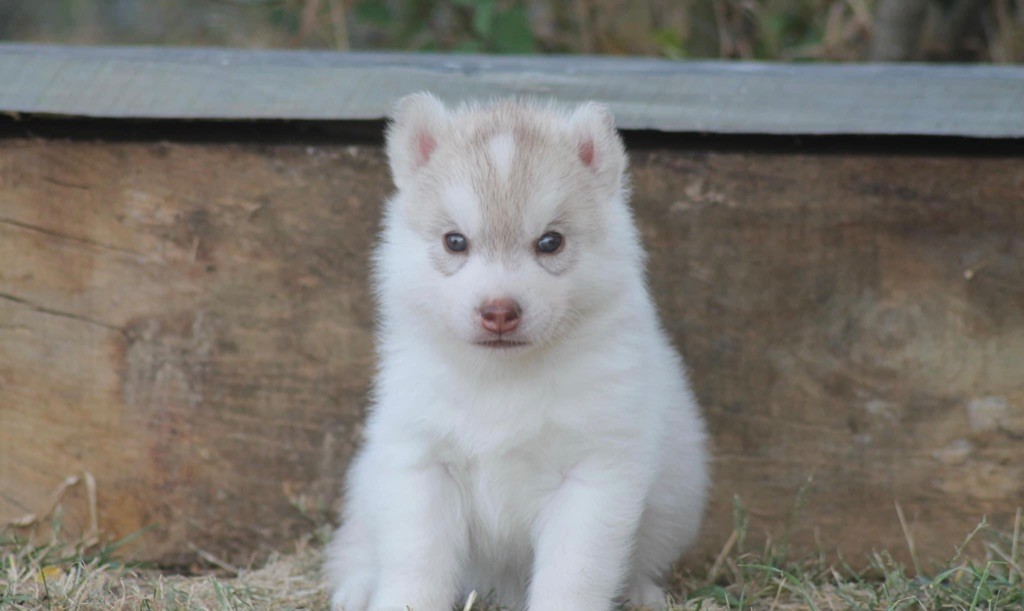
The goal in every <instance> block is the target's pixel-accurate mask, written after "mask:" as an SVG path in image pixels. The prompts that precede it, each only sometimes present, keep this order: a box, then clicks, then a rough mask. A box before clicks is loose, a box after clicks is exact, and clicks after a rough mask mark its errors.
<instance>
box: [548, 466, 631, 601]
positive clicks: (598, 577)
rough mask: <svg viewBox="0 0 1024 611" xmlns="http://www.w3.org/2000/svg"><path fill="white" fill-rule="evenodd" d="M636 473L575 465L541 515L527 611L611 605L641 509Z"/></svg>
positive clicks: (625, 565) (625, 569)
mask: <svg viewBox="0 0 1024 611" xmlns="http://www.w3.org/2000/svg"><path fill="white" fill-rule="evenodd" d="M636 480H637V478H636V476H635V474H628V473H616V472H613V471H611V470H607V471H603V472H601V471H598V472H595V471H594V470H592V469H589V468H583V469H580V468H577V469H575V470H574V473H573V474H571V476H570V477H568V478H566V480H565V482H563V484H562V486H561V488H560V489H559V490H558V491H557V493H556V494H555V495H554V496H553V497H552V499H551V500H550V501H549V503H548V505H547V506H546V507H545V508H544V510H543V511H542V513H541V515H540V521H539V523H538V528H537V532H536V534H535V536H536V543H535V549H536V559H535V564H534V572H533V580H532V585H531V588H530V594H529V605H528V608H529V609H530V611H602V610H609V609H611V608H612V605H613V602H612V601H613V599H614V598H615V595H616V594H618V592H619V590H620V588H621V586H622V585H623V582H624V581H625V577H626V572H627V569H628V567H629V565H630V560H631V553H632V548H633V543H634V538H635V536H636V532H637V528H638V525H639V520H640V514H641V511H642V503H643V500H642V496H643V491H642V490H638V489H637V486H636V483H637V482H636Z"/></svg>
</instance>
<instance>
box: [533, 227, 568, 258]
mask: <svg viewBox="0 0 1024 611" xmlns="http://www.w3.org/2000/svg"><path fill="white" fill-rule="evenodd" d="M564 243H565V238H563V237H562V234H560V233H558V232H557V231H549V232H547V233H545V234H544V235H542V236H540V239H539V240H537V252H538V253H540V254H542V255H553V254H555V253H556V252H558V251H559V250H562V244H564Z"/></svg>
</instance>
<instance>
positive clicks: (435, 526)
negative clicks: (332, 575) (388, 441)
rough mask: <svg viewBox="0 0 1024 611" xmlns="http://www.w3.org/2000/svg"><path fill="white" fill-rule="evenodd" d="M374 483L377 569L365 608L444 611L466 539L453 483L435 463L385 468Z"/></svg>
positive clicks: (455, 587)
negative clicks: (376, 494) (377, 510)
mask: <svg viewBox="0 0 1024 611" xmlns="http://www.w3.org/2000/svg"><path fill="white" fill-rule="evenodd" d="M378 479H379V484H378V493H379V494H380V501H381V502H380V503H379V504H378V507H379V515H378V516H377V519H378V520H379V522H378V523H379V524H380V525H381V528H380V531H379V534H378V537H379V545H378V553H379V563H380V564H379V567H380V571H379V573H378V575H379V578H378V581H377V584H376V590H375V592H374V594H373V596H372V597H371V598H370V604H369V608H370V609H371V610H373V611H377V610H383V609H388V610H391V609H395V610H402V611H404V610H405V609H406V608H407V607H408V608H412V609H415V610H416V611H448V610H449V609H451V606H452V604H453V603H454V602H455V598H456V596H457V595H458V592H459V586H460V581H461V573H462V569H463V563H464V561H465V558H466V547H467V538H468V535H467V530H466V526H465V524H463V523H462V518H461V515H460V513H461V512H460V511H459V505H458V499H459V491H458V489H457V487H456V485H455V482H454V481H453V480H452V479H451V476H450V475H449V474H448V472H447V471H446V470H445V469H444V467H443V466H442V465H440V464H437V463H427V464H422V463H421V464H416V465H404V466H401V467H398V468H393V469H387V470H386V471H385V472H381V473H379V474H378Z"/></svg>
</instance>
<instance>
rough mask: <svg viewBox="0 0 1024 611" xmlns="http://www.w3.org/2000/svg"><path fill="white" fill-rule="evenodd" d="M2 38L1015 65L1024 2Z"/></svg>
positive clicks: (511, 12)
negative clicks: (1012, 63)
mask: <svg viewBox="0 0 1024 611" xmlns="http://www.w3.org/2000/svg"><path fill="white" fill-rule="evenodd" d="M0 40H6V41H20V42H49V43H72V44H161V45H198V46H222V45H223V46H232V47H263V48H268V47H269V48H315V49H360V50H422V51H428V50H429V51H453V52H474V53H479V52H485V53H592V54H607V55H646V56H660V57H667V58H672V59H689V58H726V59H755V60H781V61H826V60H827V61H868V60H874V61H934V62H994V63H1011V62H1022V61H1024V0H563V1H554V0H440V1H429V0H0Z"/></svg>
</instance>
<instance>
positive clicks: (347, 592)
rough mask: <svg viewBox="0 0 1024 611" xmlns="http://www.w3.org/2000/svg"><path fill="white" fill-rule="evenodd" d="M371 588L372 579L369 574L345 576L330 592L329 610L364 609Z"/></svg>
mask: <svg viewBox="0 0 1024 611" xmlns="http://www.w3.org/2000/svg"><path fill="white" fill-rule="evenodd" d="M372 590H373V579H372V578H371V577H370V576H369V575H358V576H355V575H354V576H351V577H349V578H346V579H345V580H343V581H342V583H341V585H339V586H338V587H337V588H336V589H335V590H334V592H333V593H332V594H331V611H366V610H367V609H368V608H369V605H370V597H371V596H372V595H373V591H372Z"/></svg>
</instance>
